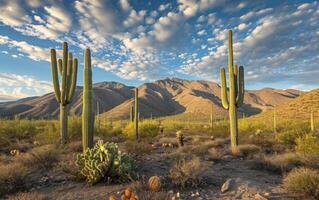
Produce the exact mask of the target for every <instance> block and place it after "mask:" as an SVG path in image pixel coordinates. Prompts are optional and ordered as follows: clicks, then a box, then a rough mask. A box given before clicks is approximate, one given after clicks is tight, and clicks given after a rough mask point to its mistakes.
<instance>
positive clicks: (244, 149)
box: [238, 144, 261, 157]
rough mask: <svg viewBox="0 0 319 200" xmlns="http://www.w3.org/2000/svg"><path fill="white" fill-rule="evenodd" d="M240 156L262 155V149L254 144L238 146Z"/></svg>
mask: <svg viewBox="0 0 319 200" xmlns="http://www.w3.org/2000/svg"><path fill="white" fill-rule="evenodd" d="M238 152H239V155H241V156H244V157H247V156H252V155H254V154H257V153H260V152H261V148H260V147H258V146H256V145H254V144H243V145H239V146H238Z"/></svg>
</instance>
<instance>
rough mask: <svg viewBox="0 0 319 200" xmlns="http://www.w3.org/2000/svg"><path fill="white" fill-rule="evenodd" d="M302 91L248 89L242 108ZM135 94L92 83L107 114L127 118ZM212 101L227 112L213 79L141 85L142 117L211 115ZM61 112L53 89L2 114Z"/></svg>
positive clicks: (264, 105) (5, 106) (249, 110)
mask: <svg viewBox="0 0 319 200" xmlns="http://www.w3.org/2000/svg"><path fill="white" fill-rule="evenodd" d="M301 93H302V92H300V91H298V90H276V89H271V88H264V89H261V90H248V91H246V93H245V99H244V105H243V106H242V107H241V108H240V109H239V112H243V113H245V114H247V115H254V114H257V113H260V112H261V111H262V110H265V109H268V108H271V107H273V106H278V105H280V104H283V103H285V102H287V101H288V100H291V99H294V98H296V97H298V96H299V95H300V94H301ZM133 98H134V88H133V87H130V86H126V85H124V84H121V83H117V82H102V83H96V84H94V85H93V101H94V110H95V111H96V108H97V105H99V111H100V112H99V113H102V116H104V117H112V118H128V117H129V111H130V108H131V106H132V105H133ZM212 105H213V109H214V112H215V117H216V118H221V117H224V116H226V115H227V111H226V110H224V109H223V108H222V106H221V101H220V86H219V85H218V84H216V83H214V82H209V81H200V80H183V79H178V78H167V79H163V80H158V81H155V82H152V83H145V84H143V85H141V86H139V112H140V115H141V117H150V116H151V115H152V116H167V115H176V114H182V113H187V114H189V113H190V114H192V113H194V114H200V115H209V113H210V112H211V106H212ZM70 112H71V113H73V114H76V115H80V114H81V112H82V88H81V87H78V88H77V89H76V92H75V96H74V98H73V102H72V103H71V104H70ZM58 114H59V104H58V103H57V102H56V100H55V97H54V94H53V93H49V94H46V95H43V96H41V97H32V98H27V99H21V100H18V101H14V102H7V103H1V104H0V116H2V117H14V116H18V117H21V118H56V117H58Z"/></svg>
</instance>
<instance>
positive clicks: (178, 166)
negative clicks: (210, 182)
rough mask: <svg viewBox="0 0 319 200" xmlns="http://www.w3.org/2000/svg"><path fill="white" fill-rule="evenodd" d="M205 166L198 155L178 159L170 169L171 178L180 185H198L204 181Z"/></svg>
mask: <svg viewBox="0 0 319 200" xmlns="http://www.w3.org/2000/svg"><path fill="white" fill-rule="evenodd" d="M203 171H204V167H203V166H202V165H201V162H200V159H199V158H198V157H193V158H191V159H181V160H178V161H176V162H175V163H174V164H173V165H172V167H171V168H170V170H169V178H170V179H171V181H172V183H173V184H174V185H175V186H178V187H182V188H185V187H198V186H199V185H200V184H201V183H202V173H203Z"/></svg>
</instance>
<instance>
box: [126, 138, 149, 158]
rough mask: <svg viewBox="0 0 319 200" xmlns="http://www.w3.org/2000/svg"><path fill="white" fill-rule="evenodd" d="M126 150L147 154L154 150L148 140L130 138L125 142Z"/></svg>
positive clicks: (135, 153)
mask: <svg viewBox="0 0 319 200" xmlns="http://www.w3.org/2000/svg"><path fill="white" fill-rule="evenodd" d="M125 150H126V151H127V152H128V153H130V154H134V155H145V154H149V153H150V152H151V151H152V150H153V147H152V145H151V144H149V143H148V142H147V141H140V142H136V141H131V140H128V141H126V142H125Z"/></svg>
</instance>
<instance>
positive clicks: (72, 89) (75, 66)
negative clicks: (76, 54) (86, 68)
mask: <svg viewBox="0 0 319 200" xmlns="http://www.w3.org/2000/svg"><path fill="white" fill-rule="evenodd" d="M72 64H73V65H72V68H73V69H72V78H71V83H70V84H71V87H70V92H69V96H68V102H71V100H72V98H73V96H74V92H75V88H76V79H77V74H78V59H76V58H75V59H73V63H72Z"/></svg>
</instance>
